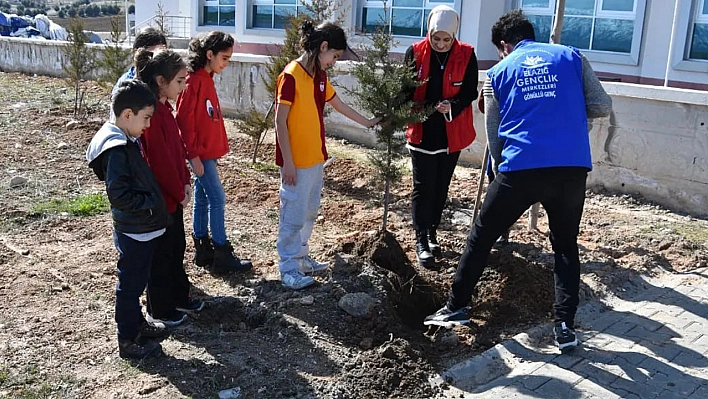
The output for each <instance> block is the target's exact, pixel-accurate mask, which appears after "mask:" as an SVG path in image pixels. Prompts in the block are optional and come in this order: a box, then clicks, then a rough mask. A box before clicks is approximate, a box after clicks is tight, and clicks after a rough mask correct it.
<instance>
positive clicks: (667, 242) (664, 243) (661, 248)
mask: <svg viewBox="0 0 708 399" xmlns="http://www.w3.org/2000/svg"><path fill="white" fill-rule="evenodd" d="M673 244H674V243H673V241H671V240H664V241H662V242H661V243H659V251H665V250H667V249H669V248H670V247H671V246H672V245H673Z"/></svg>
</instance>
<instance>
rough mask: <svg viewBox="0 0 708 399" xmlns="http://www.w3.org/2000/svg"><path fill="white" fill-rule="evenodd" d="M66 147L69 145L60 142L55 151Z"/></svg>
mask: <svg viewBox="0 0 708 399" xmlns="http://www.w3.org/2000/svg"><path fill="white" fill-rule="evenodd" d="M68 146H69V143H65V142H63V141H62V142H61V143H59V144H57V149H58V150H61V149H63V148H66V147H68Z"/></svg>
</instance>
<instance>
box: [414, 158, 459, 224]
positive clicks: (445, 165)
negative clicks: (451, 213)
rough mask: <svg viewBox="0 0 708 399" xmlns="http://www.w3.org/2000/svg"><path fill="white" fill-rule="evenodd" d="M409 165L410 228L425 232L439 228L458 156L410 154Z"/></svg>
mask: <svg viewBox="0 0 708 399" xmlns="http://www.w3.org/2000/svg"><path fill="white" fill-rule="evenodd" d="M410 153H411V161H412V163H413V195H412V198H411V208H412V213H413V228H414V229H416V230H427V229H429V228H431V227H433V226H438V225H439V224H440V218H441V217H442V212H443V208H445V201H447V192H448V189H449V188H450V180H451V179H452V174H453V173H454V172H455V166H457V159H458V158H460V152H459V151H458V152H453V153H451V154H447V153H441V154H435V155H430V154H425V153H422V152H420V151H411V152H410Z"/></svg>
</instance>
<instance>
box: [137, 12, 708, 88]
mask: <svg viewBox="0 0 708 399" xmlns="http://www.w3.org/2000/svg"><path fill="white" fill-rule="evenodd" d="M162 1H163V4H165V8H166V9H168V10H173V9H174V10H178V12H179V13H180V15H191V16H193V18H192V33H193V36H196V35H198V34H200V33H204V32H208V31H210V30H213V29H221V30H224V31H231V33H233V34H234V37H235V38H236V40H237V41H238V42H239V43H240V45H239V46H238V48H236V51H237V52H242V53H254V54H270V53H271V52H272V51H274V50H273V45H274V44H277V43H280V42H282V40H283V31H282V30H269V29H246V28H245V27H246V22H247V21H246V19H247V17H246V16H247V14H248V5H249V2H248V0H237V1H236V14H237V24H236V25H237V26H236V27H221V28H216V27H208V26H199V15H200V14H199V1H196V0H195V1H187V0H162ZM156 4H157V2H155V1H152V0H150V1H148V0H136V15H137V17H136V19H137V20H138V22H141V21H144V20H145V19H147V18H149V17H150V16H152V15H154V13H155V10H156ZM173 4H179V5H178V6H175V5H173ZM458 4H459V5H460V10H461V19H462V24H461V25H462V26H461V27H460V34H459V36H460V39H461V40H463V41H465V42H468V43H470V44H472V45H473V46H475V48H476V52H477V57H478V59H479V63H480V68H481V69H486V68H488V67H490V66H491V65H493V64H494V63H496V62H497V59H498V57H497V52H496V49H495V48H494V46H493V45H492V44H491V42H490V32H491V27H492V25H493V24H494V22H495V21H496V19H497V18H498V17H499V16H500V15H502V14H503V13H504V12H506V11H508V10H510V9H511V8H512V7H513V5H514V4H516V3H515V2H514V1H512V0H499V1H485V0H465V1H460V0H458ZM679 4H680V9H679V13H678V20H677V22H678V24H677V29H676V34H675V37H674V47H673V54H672V58H671V62H670V63H669V66H670V70H669V76H668V77H669V86H674V87H684V88H694V89H700V90H708V61H706V62H697V61H691V62H686V61H683V52H684V49H685V46H686V39H687V35H688V32H689V30H690V26H691V20H692V18H691V0H679ZM358 7H359V2H358V1H357V0H344V1H343V2H342V9H343V10H344V12H345V13H346V16H345V24H346V25H347V27H348V28H349V29H351V30H352V31H354V27H355V26H356V10H357V9H358ZM644 14H645V15H644V25H643V32H642V45H641V49H640V56H639V60H637V61H638V62H635V63H634V64H632V63H629V64H627V63H625V64H619V63H610V62H603V61H602V59H603V56H602V55H597V54H592V53H590V54H589V55H588V57H589V58H590V60H591V61H592V64H593V67H594V68H595V70H596V71H597V72H598V73H599V74H600V75H601V76H603V77H606V78H608V79H616V80H619V81H622V82H630V83H642V84H650V85H663V83H664V76H665V71H666V65H667V60H668V56H669V47H670V40H671V27H672V24H673V15H674V0H671V1H668V0H647V3H646V9H645V12H644ZM350 38H351V39H350V41H351V42H352V43H353V44H354V45H356V44H358V43H361V42H362V41H363V39H364V38H363V37H362V36H359V35H356V34H350ZM417 40H420V39H413V38H400V39H399V45H398V47H397V48H395V49H394V52H398V53H403V52H405V49H406V48H407V47H408V46H409V45H411V44H412V43H413V42H415V41H417Z"/></svg>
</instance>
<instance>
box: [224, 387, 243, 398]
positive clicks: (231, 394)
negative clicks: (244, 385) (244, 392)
mask: <svg viewBox="0 0 708 399" xmlns="http://www.w3.org/2000/svg"><path fill="white" fill-rule="evenodd" d="M240 397H241V387H235V388H229V389H224V390H223V391H219V399H236V398H240Z"/></svg>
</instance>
